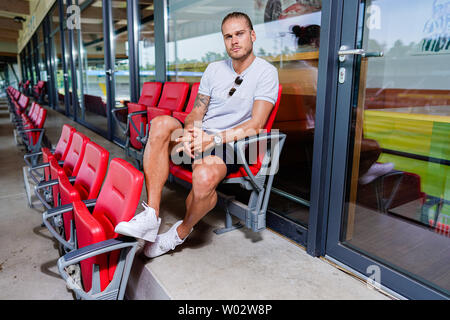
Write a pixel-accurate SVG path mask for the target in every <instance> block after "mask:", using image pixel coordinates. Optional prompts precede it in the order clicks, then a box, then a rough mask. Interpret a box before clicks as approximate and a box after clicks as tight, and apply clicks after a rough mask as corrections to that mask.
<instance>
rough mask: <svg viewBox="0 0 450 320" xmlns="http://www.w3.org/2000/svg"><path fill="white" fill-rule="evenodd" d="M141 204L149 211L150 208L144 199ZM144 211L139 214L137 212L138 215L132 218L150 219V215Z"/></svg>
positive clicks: (139, 219)
mask: <svg viewBox="0 0 450 320" xmlns="http://www.w3.org/2000/svg"><path fill="white" fill-rule="evenodd" d="M141 205H142V206H143V207H144V211H147V210H148V209H149V208H150V207H149V206H148V205H147V204H146V203H145V202H144V201H142V204H141ZM144 211H143V212H141V213H139V214H137V215H135V216H134V217H133V219H132V220H134V221H141V220H147V219H148V215H147V214H143V213H144Z"/></svg>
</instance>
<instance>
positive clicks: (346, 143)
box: [326, 0, 450, 299]
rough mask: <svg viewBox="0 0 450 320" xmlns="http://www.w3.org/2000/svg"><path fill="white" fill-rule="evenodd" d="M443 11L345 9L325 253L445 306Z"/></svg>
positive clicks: (349, 4)
mask: <svg viewBox="0 0 450 320" xmlns="http://www.w3.org/2000/svg"><path fill="white" fill-rule="evenodd" d="M449 8H450V1H422V0H366V1H358V0H350V1H345V3H344V4H343V17H342V30H341V42H340V50H339V52H338V53H336V56H335V58H336V64H337V65H336V67H337V68H338V70H339V76H338V84H337V104H336V126H335V129H334V130H335V131H334V133H335V135H334V150H333V157H332V176H331V190H330V195H331V196H330V205H329V208H330V209H329V218H328V219H329V220H328V221H329V223H328V237H327V245H326V253H327V255H328V256H329V257H332V258H334V259H335V260H337V261H339V262H341V263H343V264H344V265H347V266H350V267H351V268H352V269H353V270H356V271H357V272H359V273H360V274H362V275H365V276H367V277H368V278H369V279H372V280H375V283H376V284H381V285H383V286H384V287H386V288H389V289H392V290H394V291H395V292H398V293H400V294H401V295H402V296H404V297H406V298H412V299H430V298H431V299H435V298H447V299H448V298H449V297H450V271H449V270H450V269H449V267H448V266H449V265H450V238H449V225H450V169H449V165H450V143H449V142H450V139H449V137H450V84H449V82H448V79H449V76H450V65H449V64H448V59H449V54H450V48H449V45H448V44H449V34H448V28H449V26H450V25H449V20H448V13H449ZM405 21H410V22H411V23H405Z"/></svg>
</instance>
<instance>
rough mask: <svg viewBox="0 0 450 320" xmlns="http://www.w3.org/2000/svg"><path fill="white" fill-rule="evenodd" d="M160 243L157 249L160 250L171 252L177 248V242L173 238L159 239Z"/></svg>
mask: <svg viewBox="0 0 450 320" xmlns="http://www.w3.org/2000/svg"><path fill="white" fill-rule="evenodd" d="M160 241H161V242H160V243H159V247H160V249H162V250H167V249H170V250H173V249H175V247H176V246H177V241H176V239H175V238H174V237H169V236H166V237H160Z"/></svg>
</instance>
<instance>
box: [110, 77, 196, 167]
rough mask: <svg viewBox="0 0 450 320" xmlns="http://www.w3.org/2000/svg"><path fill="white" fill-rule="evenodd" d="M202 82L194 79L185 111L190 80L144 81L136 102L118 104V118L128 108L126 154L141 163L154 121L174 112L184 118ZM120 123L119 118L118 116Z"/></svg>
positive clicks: (140, 164) (115, 111) (125, 129)
mask: <svg viewBox="0 0 450 320" xmlns="http://www.w3.org/2000/svg"><path fill="white" fill-rule="evenodd" d="M198 86H199V83H194V84H193V85H192V88H191V93H190V98H189V101H188V105H187V106H186V109H185V110H184V112H182V110H183V108H184V106H185V103H186V98H187V95H188V93H189V84H188V83H187V82H166V83H164V85H163V84H162V83H161V82H145V83H144V85H143V87H142V93H141V96H140V98H139V100H138V102H137V103H131V102H129V103H127V106H126V107H125V108H117V109H115V110H114V111H113V114H114V115H115V117H116V119H117V113H118V112H123V111H124V110H126V111H127V126H126V128H124V134H125V135H126V139H127V140H126V144H125V151H126V154H127V155H128V156H130V157H132V158H134V159H136V161H137V163H138V165H139V167H142V157H143V149H144V145H145V142H146V141H147V137H148V132H149V130H150V124H151V121H152V120H153V119H154V118H155V117H157V116H160V115H172V116H175V117H179V118H180V119H181V118H182V119H183V120H184V117H185V116H184V117H183V115H184V114H187V113H189V112H190V111H191V110H192V107H193V105H194V101H195V98H196V96H197V91H198ZM117 121H118V123H120V121H119V119H117Z"/></svg>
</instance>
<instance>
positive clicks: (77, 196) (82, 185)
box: [43, 141, 109, 250]
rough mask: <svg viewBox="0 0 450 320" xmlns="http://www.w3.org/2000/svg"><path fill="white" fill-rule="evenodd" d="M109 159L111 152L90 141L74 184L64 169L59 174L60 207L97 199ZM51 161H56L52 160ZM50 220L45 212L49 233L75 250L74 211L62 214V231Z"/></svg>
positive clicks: (45, 222) (44, 216)
mask: <svg viewBox="0 0 450 320" xmlns="http://www.w3.org/2000/svg"><path fill="white" fill-rule="evenodd" d="M108 159H109V152H108V151H107V150H106V149H104V148H103V147H101V146H99V145H98V144H96V143H94V142H92V141H89V142H88V143H87V144H86V150H85V152H84V157H83V161H82V162H81V165H80V169H79V171H78V174H77V175H76V177H75V181H73V184H72V183H71V182H70V181H69V177H67V175H66V174H65V173H64V172H63V170H62V169H61V170H59V171H58V172H57V174H58V178H57V180H58V188H59V199H60V201H59V205H60V206H64V205H67V204H71V203H73V202H74V201H76V200H89V199H95V198H97V196H98V193H99V192H100V187H101V186H102V183H103V179H104V178H105V174H106V170H107V168H108ZM51 161H55V160H54V159H52V160H51ZM52 167H54V166H52ZM55 168H57V167H55ZM48 219H49V217H48V213H47V212H44V214H43V220H44V224H45V225H46V226H47V228H48V229H49V231H50V232H51V233H52V234H53V235H54V236H55V238H56V239H57V240H58V241H59V242H60V243H61V244H63V245H64V246H65V247H66V248H68V249H70V250H73V249H75V243H74V239H73V237H72V230H73V215H72V211H71V210H70V211H69V210H68V211H66V212H64V213H62V224H61V227H62V230H58V231H56V229H55V228H54V227H53V226H52V224H51V223H50V222H49V220H48ZM60 231H62V233H63V234H64V235H63V236H64V238H62V237H61V232H60Z"/></svg>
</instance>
